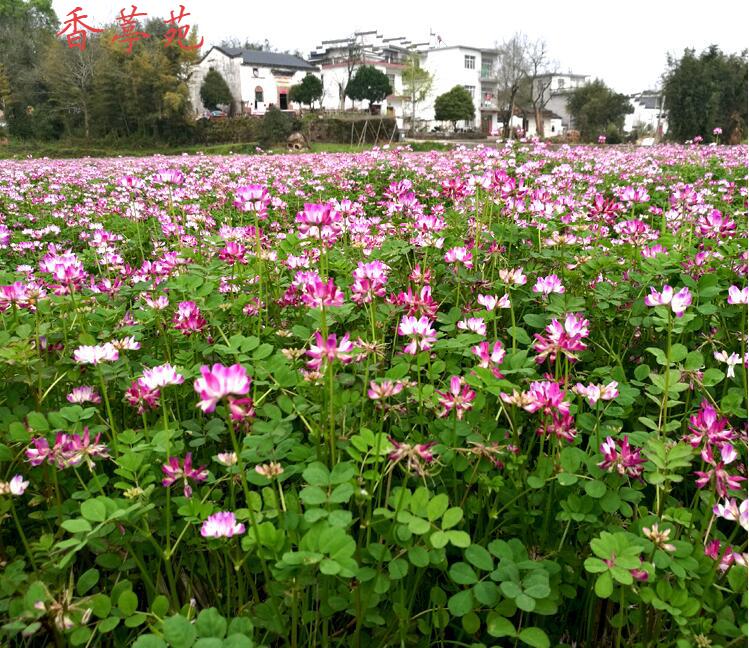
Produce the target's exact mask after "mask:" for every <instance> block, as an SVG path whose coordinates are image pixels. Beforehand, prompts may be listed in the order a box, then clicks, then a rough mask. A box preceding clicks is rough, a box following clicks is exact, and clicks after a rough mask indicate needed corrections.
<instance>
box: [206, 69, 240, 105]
mask: <svg viewBox="0 0 749 648" xmlns="http://www.w3.org/2000/svg"><path fill="white" fill-rule="evenodd" d="M200 100H201V101H202V102H203V105H204V106H205V107H206V108H208V109H209V110H215V109H216V108H217V107H218V105H219V104H224V105H228V106H231V105H232V104H233V103H234V97H232V94H231V90H229V85H228V84H227V83H226V81H225V80H224V77H222V76H221V73H220V72H218V71H216V70H214V69H213V68H211V69H210V70H208V73H207V74H206V75H205V79H203V84H202V85H201V86H200Z"/></svg>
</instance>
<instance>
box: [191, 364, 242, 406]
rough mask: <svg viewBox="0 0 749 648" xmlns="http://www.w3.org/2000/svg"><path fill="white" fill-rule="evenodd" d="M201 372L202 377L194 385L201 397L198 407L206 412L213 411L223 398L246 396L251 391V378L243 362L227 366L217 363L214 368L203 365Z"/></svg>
mask: <svg viewBox="0 0 749 648" xmlns="http://www.w3.org/2000/svg"><path fill="white" fill-rule="evenodd" d="M200 373H201V377H200V378H198V379H197V380H196V381H195V383H194V387H195V391H196V392H197V393H198V395H199V396H200V398H201V400H200V402H199V403H198V407H199V408H200V409H201V410H203V411H204V412H205V413H206V414H210V413H211V412H213V411H214V410H215V409H216V404H217V403H218V402H219V401H220V400H221V399H222V398H225V397H226V396H230V395H234V396H245V395H247V393H249V391H250V383H251V380H250V378H249V376H248V375H247V370H246V369H245V368H244V367H243V366H242V365H241V364H235V365H232V366H231V367H225V366H224V365H221V364H218V363H216V364H214V365H213V367H212V368H211V367H209V366H208V365H203V366H202V367H201V368H200Z"/></svg>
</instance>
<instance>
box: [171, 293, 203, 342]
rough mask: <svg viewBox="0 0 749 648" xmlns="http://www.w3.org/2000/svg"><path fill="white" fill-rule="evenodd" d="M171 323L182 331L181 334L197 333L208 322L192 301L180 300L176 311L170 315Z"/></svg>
mask: <svg viewBox="0 0 749 648" xmlns="http://www.w3.org/2000/svg"><path fill="white" fill-rule="evenodd" d="M172 323H173V324H174V328H175V329H177V330H178V331H182V334H183V335H190V334H192V333H199V332H200V331H202V330H203V329H204V328H205V327H206V325H207V324H208V322H206V320H205V318H204V317H203V315H202V314H201V312H200V309H199V308H198V305H197V304H196V303H195V302H194V301H183V302H180V303H179V306H177V312H176V313H174V317H172Z"/></svg>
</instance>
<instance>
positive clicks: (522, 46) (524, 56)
mask: <svg viewBox="0 0 749 648" xmlns="http://www.w3.org/2000/svg"><path fill="white" fill-rule="evenodd" d="M497 49H498V51H499V55H498V62H499V65H498V69H497V77H498V80H499V86H500V87H499V97H498V99H499V102H500V109H501V108H504V110H501V112H502V113H503V115H504V117H503V121H504V136H505V137H512V129H511V128H510V121H511V120H512V116H513V114H514V113H515V104H516V101H517V97H518V93H519V92H520V90H521V88H522V86H523V83H524V82H525V81H526V80H527V78H528V37H527V36H526V35H525V34H521V33H516V34H514V35H513V36H512V37H511V38H510V39H508V40H506V41H505V42H504V43H502V44H501V45H499V46H498V48H497Z"/></svg>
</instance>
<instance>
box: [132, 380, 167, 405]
mask: <svg viewBox="0 0 749 648" xmlns="http://www.w3.org/2000/svg"><path fill="white" fill-rule="evenodd" d="M160 396H161V391H159V390H158V389H152V388H150V387H148V386H147V385H146V384H145V383H144V382H143V378H138V379H137V380H135V381H133V383H132V384H131V385H130V387H128V389H127V391H126V392H125V401H127V403H128V404H130V405H132V406H133V407H137V408H138V414H143V413H144V412H145V411H146V410H147V409H151V410H154V409H156V408H157V407H158V406H159V397H160Z"/></svg>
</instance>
